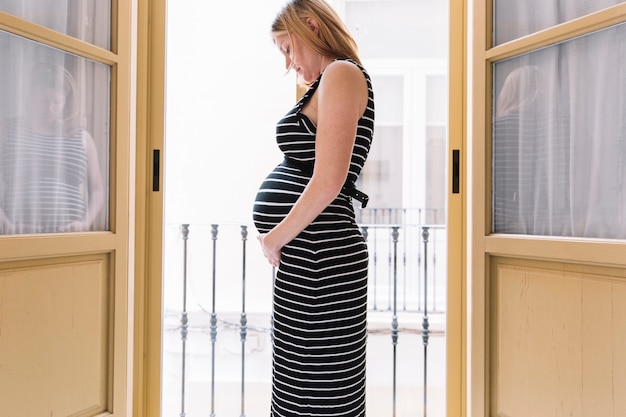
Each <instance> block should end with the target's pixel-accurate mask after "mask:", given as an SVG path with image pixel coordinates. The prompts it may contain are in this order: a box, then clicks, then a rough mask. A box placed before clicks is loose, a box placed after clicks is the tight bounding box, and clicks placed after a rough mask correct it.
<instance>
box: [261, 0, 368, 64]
mask: <svg viewBox="0 0 626 417" xmlns="http://www.w3.org/2000/svg"><path fill="white" fill-rule="evenodd" d="M309 18H313V19H315V20H316V21H317V22H318V24H319V34H318V35H317V36H316V35H315V33H314V32H313V31H312V30H311V29H310V28H309V26H308V24H307V19H309ZM272 33H274V34H282V33H287V34H288V35H289V38H290V40H291V42H292V43H293V40H294V39H293V36H292V35H296V36H297V37H298V38H299V39H302V41H303V42H304V43H306V44H307V46H309V47H310V48H311V49H313V50H314V51H315V52H317V53H319V54H321V55H323V56H330V57H336V58H348V59H351V60H353V61H355V62H357V63H358V64H361V60H360V58H359V54H358V46H357V44H356V41H355V40H354V38H353V37H352V35H351V34H350V32H349V31H348V29H347V28H346V26H345V24H344V23H343V21H342V20H341V18H340V17H339V15H338V14H337V12H335V10H334V9H333V8H332V7H331V6H330V5H329V4H328V3H327V2H326V1H325V0H290V1H288V2H287V4H286V5H285V6H284V7H283V9H282V10H281V11H280V12H279V13H278V15H277V16H276V18H275V19H274V23H273V24H272Z"/></svg>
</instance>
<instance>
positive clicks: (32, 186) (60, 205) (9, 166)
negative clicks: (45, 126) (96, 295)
mask: <svg viewBox="0 0 626 417" xmlns="http://www.w3.org/2000/svg"><path fill="white" fill-rule="evenodd" d="M6 127H7V130H6V139H5V140H4V141H3V143H2V145H3V146H2V149H1V153H0V182H1V183H2V184H1V185H2V186H1V187H0V190H1V191H2V192H1V193H0V207H2V210H3V211H4V213H5V215H6V216H7V217H8V218H9V220H10V221H11V223H12V224H13V225H15V226H16V227H17V231H16V233H32V232H37V233H54V232H57V231H58V229H59V227H61V226H64V225H66V224H68V223H71V222H73V221H80V220H82V219H83V217H84V216H85V212H86V201H85V197H84V196H85V190H84V188H85V181H86V177H87V155H86V152H85V145H84V143H83V134H82V130H80V129H77V130H76V132H75V134H73V135H71V136H70V137H65V136H64V135H62V134H59V135H42V134H39V133H37V132H35V131H33V130H32V129H30V128H29V127H28V126H27V125H25V124H21V123H18V122H17V121H16V120H13V121H10V122H9V123H8V124H7V126H6Z"/></svg>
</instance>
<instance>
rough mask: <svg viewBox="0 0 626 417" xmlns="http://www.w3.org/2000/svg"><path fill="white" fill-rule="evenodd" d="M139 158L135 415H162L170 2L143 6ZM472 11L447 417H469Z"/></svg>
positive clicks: (454, 49) (457, 135) (461, 95)
mask: <svg viewBox="0 0 626 417" xmlns="http://www.w3.org/2000/svg"><path fill="white" fill-rule="evenodd" d="M137 2H138V7H137V12H136V13H137V51H136V60H137V62H136V66H137V155H136V173H137V179H136V189H137V193H136V199H135V200H136V201H135V213H136V219H137V220H136V223H135V233H136V241H135V260H134V261H135V271H134V272H135V289H134V303H135V306H134V323H135V332H134V367H133V368H134V392H133V399H134V401H133V402H134V406H133V415H134V416H137V417H139V416H158V415H160V407H161V379H162V373H161V359H162V358H161V347H162V340H161V339H162V337H161V332H162V302H161V299H162V280H163V271H162V254H163V251H162V244H161V243H162V237H163V230H162V229H163V225H162V222H163V191H162V187H163V175H162V170H163V164H162V160H161V175H160V182H159V191H152V190H153V172H152V169H153V151H154V150H161V159H162V158H163V153H162V150H163V147H164V137H165V131H164V118H165V65H166V59H165V53H166V36H165V33H166V30H165V29H166V0H137ZM467 5H468V0H463V1H461V2H453V1H451V2H450V18H449V19H450V20H449V21H450V32H449V34H450V52H449V54H450V57H449V58H450V64H449V143H448V148H449V152H448V154H449V155H448V157H449V160H448V164H449V167H452V163H453V161H452V149H458V150H460V155H461V159H460V169H461V172H460V174H461V175H460V190H459V193H453V192H452V178H451V176H450V177H449V181H448V219H447V222H448V236H449V238H448V242H449V247H448V254H449V255H448V303H447V305H448V313H447V323H446V334H447V353H446V355H447V366H446V369H447V375H446V381H447V388H446V407H447V415H448V416H451V417H457V416H465V415H466V413H467V411H466V410H467V406H466V397H467V396H466V390H467V387H466V385H467V384H466V379H467V370H466V368H467V357H466V346H467V343H466V337H467V331H466V328H467V323H466V317H467V314H466V313H467V311H466V309H467V303H466V301H465V300H466V294H467V291H466V284H465V283H466V281H467V280H466V277H467V272H466V267H467V262H466V259H467V256H466V255H465V253H466V248H467V243H466V240H467V236H468V234H467V230H466V227H467V215H466V213H467V189H468V187H467V184H468V181H467V163H466V155H467V154H468V152H467V150H466V146H467V140H466V136H467V133H466V131H467V123H466V121H467V105H466V100H467V86H466V85H467V47H466V41H467V30H466V28H467V25H466V22H467Z"/></svg>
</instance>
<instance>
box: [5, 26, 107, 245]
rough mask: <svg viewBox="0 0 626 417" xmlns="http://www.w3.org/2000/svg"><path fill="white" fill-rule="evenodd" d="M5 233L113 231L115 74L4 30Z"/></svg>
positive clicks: (102, 66) (92, 63) (100, 66)
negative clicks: (111, 149)
mask: <svg viewBox="0 0 626 417" xmlns="http://www.w3.org/2000/svg"><path fill="white" fill-rule="evenodd" d="M0 56H2V64H1V65H0V234H23V233H58V232H77V231H88V230H92V231H93V230H108V209H107V208H108V177H109V175H108V165H109V163H108V160H109V154H108V149H109V105H110V97H109V90H110V68H109V67H108V66H106V65H102V64H99V63H95V62H92V61H89V60H87V59H84V58H80V57H77V56H74V55H70V54H68V53H65V52H62V51H59V50H57V49H54V48H50V47H48V46H44V45H41V44H38V43H35V42H32V41H29V40H27V39H24V38H20V37H18V36H15V35H11V34H9V33H7V32H1V31H0Z"/></svg>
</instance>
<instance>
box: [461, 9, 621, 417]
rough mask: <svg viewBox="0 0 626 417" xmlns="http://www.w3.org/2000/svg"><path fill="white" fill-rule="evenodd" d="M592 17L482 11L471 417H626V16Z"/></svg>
mask: <svg viewBox="0 0 626 417" xmlns="http://www.w3.org/2000/svg"><path fill="white" fill-rule="evenodd" d="M557 3H558V4H557ZM583 3H584V4H583ZM587 3H589V2H584V1H572V2H569V3H567V5H565V6H564V3H561V2H558V1H547V2H541V6H540V7H539V6H538V2H537V3H536V4H535V3H533V2H530V3H529V2H526V1H523V0H510V1H506V2H504V1H499V0H495V1H494V0H482V1H478V2H475V3H474V8H473V10H472V14H473V19H474V21H473V30H472V33H471V34H470V36H471V37H472V39H473V44H472V48H473V51H472V56H473V62H474V66H473V68H472V82H471V85H472V109H471V112H472V113H471V120H472V138H473V143H472V157H471V163H472V166H473V167H474V168H473V169H472V177H473V178H472V185H471V188H472V196H471V201H472V203H471V212H472V222H471V223H472V227H471V248H470V250H471V277H472V279H471V282H470V284H471V287H470V300H469V302H470V305H471V310H470V314H471V321H470V336H469V338H468V351H469V355H470V356H469V368H470V372H469V375H470V379H469V384H470V385H469V387H468V395H469V397H470V398H469V404H471V410H470V412H469V414H470V415H471V416H481V417H482V416H492V415H493V416H503V417H505V416H516V415H533V416H540V415H572V416H587V415H603V416H604V415H606V416H618V415H623V414H624V413H625V412H626V409H625V408H624V407H625V405H624V404H625V403H624V399H623V398H620V396H619V395H614V393H617V392H623V390H624V386H625V385H624V384H625V380H624V375H625V373H624V366H625V362H626V357H625V356H624V353H623V352H624V343H625V340H626V333H625V332H624V329H623V325H621V324H620V323H621V322H622V321H623V320H622V319H621V318H622V317H624V314H625V310H624V308H623V307H622V306H621V304H622V303H621V301H620V300H622V299H623V297H624V293H625V291H626V280H625V277H626V262H625V259H626V258H625V257H624V253H626V252H624V248H625V247H626V242H625V241H624V227H623V220H624V213H626V211H625V210H626V200H625V199H624V196H626V188H625V187H624V182H623V178H624V176H623V173H624V172H623V167H624V164H623V163H622V162H623V159H624V157H626V148H625V147H624V146H623V144H624V139H625V136H624V132H626V129H624V127H625V125H624V120H626V119H624V117H623V115H624V114H626V113H625V112H626V106H625V105H624V101H623V100H622V98H623V93H621V92H622V91H623V88H624V86H625V85H626V81H625V79H624V77H623V73H624V71H623V68H624V63H623V59H620V57H622V58H623V50H624V49H623V48H624V45H623V41H622V39H623V35H622V34H620V33H619V32H621V31H623V23H624V22H625V21H626V15H625V13H624V12H625V11H626V3H624V2H621V3H619V4H616V2H614V1H611V0H609V1H607V2H597V3H594V4H593V9H591V10H589V9H585V7H587V6H588V4H587ZM505 8H508V10H504V9H505ZM507 12H510V13H512V14H511V15H515V16H516V18H515V19H514V20H510V19H509V20H507V18H506V16H507ZM493 31H496V32H499V34H494V33H493ZM499 35H506V37H505V38H499V37H498V36H499ZM523 35H526V36H523ZM518 37H519V38H518ZM503 42H504V43H503ZM496 44H500V45H498V46H493V47H492V46H491V45H496ZM613 59H615V61H612V60H613ZM608 62H613V63H612V64H609V63H608ZM596 65H598V67H596ZM600 67H601V68H604V69H606V71H605V72H598V70H597V69H598V68H600ZM620 68H621V69H620ZM518 69H522V70H521V71H527V74H526V75H531V77H530V78H529V77H526V78H524V77H521V78H520V79H518V80H517V81H516V82H515V83H514V85H515V87H516V89H517V92H518V93H519V92H524V93H528V92H531V90H532V93H531V94H530V95H524V94H522V95H517V96H515V95H509V96H507V95H506V94H505V95H504V96H501V94H502V91H503V90H505V84H507V81H506V80H507V79H508V78H509V76H510V75H511V74H514V71H515V70H518ZM614 69H615V72H612V70H614ZM528 70H530V71H528ZM535 70H539V71H535ZM535 76H536V77H535ZM533 77H534V79H535V80H536V81H539V83H538V84H536V85H534V87H538V88H529V87H533V82H528V81H529V80H530V81H532V79H533ZM514 78H515V77H514ZM507 94H508V93H507ZM506 97H509V98H511V97H515V98H513V100H512V101H509V103H512V104H513V106H512V107H511V106H503V105H501V104H506V103H507V101H508V100H507V99H506ZM528 98H531V100H528V101H527V100H526V99H528ZM536 99H539V100H538V101H537V100H536ZM605 104H606V106H607V107H603V106H604V105H605ZM503 107H509V109H512V108H515V110H514V112H517V114H518V115H519V113H521V112H520V108H524V110H523V111H524V112H525V114H524V116H523V117H520V118H518V120H512V116H507V114H508V115H510V114H512V113H510V112H509V113H507V112H503ZM531 114H533V115H532V116H530V115H531ZM529 116H530V117H529ZM501 117H503V118H504V117H509V119H507V120H504V119H500V118H501ZM544 122H545V123H544ZM531 131H533V132H531Z"/></svg>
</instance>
